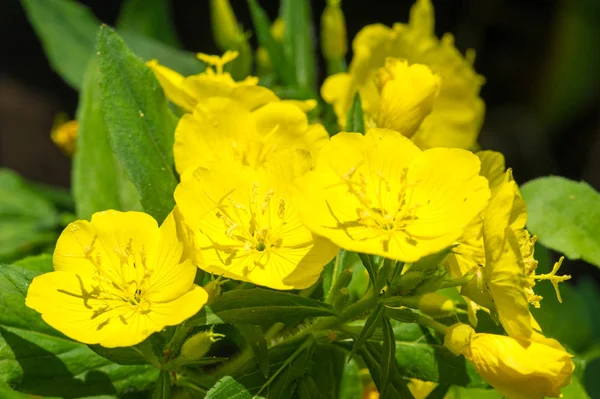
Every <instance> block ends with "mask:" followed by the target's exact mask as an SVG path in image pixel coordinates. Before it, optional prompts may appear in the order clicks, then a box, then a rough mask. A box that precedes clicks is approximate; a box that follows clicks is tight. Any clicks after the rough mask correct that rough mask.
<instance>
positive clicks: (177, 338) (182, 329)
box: [167, 322, 193, 351]
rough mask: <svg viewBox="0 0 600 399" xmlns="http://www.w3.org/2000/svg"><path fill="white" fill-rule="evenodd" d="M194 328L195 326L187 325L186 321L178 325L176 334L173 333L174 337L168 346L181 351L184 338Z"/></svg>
mask: <svg viewBox="0 0 600 399" xmlns="http://www.w3.org/2000/svg"><path fill="white" fill-rule="evenodd" d="M192 328H193V326H187V325H186V323H185V322H183V323H182V324H180V325H178V326H177V328H176V329H175V334H173V337H172V338H171V340H170V341H169V343H168V344H167V348H169V349H171V350H172V351H173V350H174V351H179V348H180V347H181V344H182V343H183V340H184V339H185V337H187V335H188V334H189V332H190V330H191V329H192Z"/></svg>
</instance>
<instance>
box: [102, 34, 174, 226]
mask: <svg viewBox="0 0 600 399" xmlns="http://www.w3.org/2000/svg"><path fill="white" fill-rule="evenodd" d="M98 52H99V54H100V56H99V58H100V90H101V92H102V108H103V111H104V121H105V123H106V126H107V128H108V131H109V135H110V142H111V146H112V148H113V151H114V153H115V154H116V155H117V158H119V160H120V161H121V163H122V164H123V166H124V168H125V170H126V171H127V174H128V176H129V178H130V179H131V181H132V182H133V184H134V185H135V186H136V188H137V190H138V192H139V193H140V197H141V203H142V206H143V207H144V210H145V211H146V212H147V213H149V214H150V215H152V216H153V217H154V218H155V219H156V220H157V221H158V222H159V223H161V222H162V221H163V220H164V219H165V217H166V216H167V215H168V214H169V212H171V210H172V209H173V207H174V205H175V201H174V199H173V191H174V190H175V186H176V185H177V178H176V176H175V172H174V171H173V132H174V130H175V125H176V123H177V120H176V118H175V116H174V115H173V114H172V112H171V111H170V110H169V108H168V105H167V101H166V99H165V97H164V94H163V92H162V90H161V88H160V85H159V83H158V81H157V80H156V78H155V77H154V74H153V73H152V71H151V70H150V69H149V68H148V67H146V65H144V62H143V61H142V60H141V59H139V58H138V57H136V56H135V55H134V54H133V53H132V52H131V51H130V50H129V49H128V48H127V46H126V45H125V43H124V42H123V40H122V39H121V38H120V37H119V36H118V35H117V34H116V33H115V32H114V31H113V30H112V29H110V28H108V27H106V26H104V27H102V28H101V29H100V32H99V34H98Z"/></svg>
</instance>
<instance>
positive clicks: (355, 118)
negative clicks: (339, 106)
mask: <svg viewBox="0 0 600 399" xmlns="http://www.w3.org/2000/svg"><path fill="white" fill-rule="evenodd" d="M346 132H357V133H362V134H365V117H364V115H363V109H362V102H361V101H360V94H359V93H358V91H357V92H356V94H355V95H354V99H353V100H352V105H351V106H350V109H349V110H348V114H347V115H346Z"/></svg>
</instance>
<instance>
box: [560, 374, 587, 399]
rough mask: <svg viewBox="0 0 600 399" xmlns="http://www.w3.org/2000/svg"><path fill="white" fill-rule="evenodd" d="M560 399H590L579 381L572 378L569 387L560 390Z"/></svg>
mask: <svg viewBox="0 0 600 399" xmlns="http://www.w3.org/2000/svg"><path fill="white" fill-rule="evenodd" d="M561 393H562V397H563V398H565V399H590V395H588V393H587V392H586V391H585V388H584V387H583V385H582V384H581V382H580V381H579V378H576V377H574V378H573V379H572V381H571V383H570V384H569V385H567V386H566V387H565V388H563V389H562V390H561Z"/></svg>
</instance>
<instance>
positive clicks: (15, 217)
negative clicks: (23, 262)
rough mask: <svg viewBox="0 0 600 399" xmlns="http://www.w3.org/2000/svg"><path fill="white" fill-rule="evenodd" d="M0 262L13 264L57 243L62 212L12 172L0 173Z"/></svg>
mask: <svg viewBox="0 0 600 399" xmlns="http://www.w3.org/2000/svg"><path fill="white" fill-rule="evenodd" d="M0 220H1V221H2V222H1V223H0V262H10V261H13V260H15V259H18V258H21V257H23V256H25V255H26V254H29V253H32V252H39V251H40V250H41V249H42V248H43V247H44V246H47V245H51V244H53V243H54V242H55V241H56V238H57V237H58V234H57V232H56V227H57V225H58V223H59V221H60V220H59V216H58V212H57V211H56V209H55V208H54V206H53V205H52V204H51V203H50V202H49V201H48V200H46V199H45V198H44V197H42V196H41V195H40V194H38V193H37V192H36V191H34V190H33V189H31V187H30V184H29V183H28V182H26V181H25V180H24V179H23V178H22V177H21V176H19V175H18V174H16V173H15V172H13V171H11V170H9V169H4V168H2V169H0Z"/></svg>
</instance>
